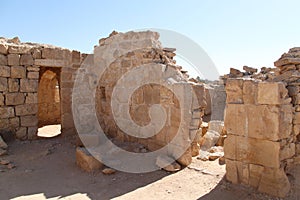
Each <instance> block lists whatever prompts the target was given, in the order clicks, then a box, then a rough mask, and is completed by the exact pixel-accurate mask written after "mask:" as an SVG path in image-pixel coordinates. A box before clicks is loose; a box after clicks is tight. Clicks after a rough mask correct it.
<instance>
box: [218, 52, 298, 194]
mask: <svg viewBox="0 0 300 200" xmlns="http://www.w3.org/2000/svg"><path fill="white" fill-rule="evenodd" d="M299 58H300V48H293V49H291V50H290V51H289V53H288V54H283V56H282V57H281V58H280V59H279V60H278V61H276V62H275V66H276V67H277V68H275V69H272V68H269V69H267V68H262V71H261V72H260V73H256V71H254V70H251V72H250V71H249V69H252V68H249V67H244V69H245V70H246V73H242V72H240V71H238V70H237V71H236V70H231V74H230V75H226V76H225V77H226V79H225V82H226V94H227V100H226V110H225V122H224V123H225V127H226V130H227V134H228V137H227V139H226V140H225V145H224V153H225V158H226V178H227V180H229V181H231V182H233V183H240V184H245V185H250V186H253V187H255V188H257V189H258V190H259V191H261V192H265V193H268V194H271V195H274V196H278V197H284V196H286V195H287V194H288V192H289V190H290V183H289V180H288V178H287V175H286V174H287V173H288V171H289V170H291V169H292V167H293V166H294V165H295V164H300V159H299V158H300V154H299V143H300V140H299V139H300V137H299V131H300V129H299V119H300V118H299V112H298V111H299V108H298V107H299V100H298V97H299V91H300V90H299V84H300V82H299V80H300V79H299V77H300V76H299V66H300V65H299V64H300V62H299ZM247 70H248V71H249V72H247ZM230 77H231V78H230ZM223 78H224V77H223Z"/></svg>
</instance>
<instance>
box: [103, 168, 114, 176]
mask: <svg viewBox="0 0 300 200" xmlns="http://www.w3.org/2000/svg"><path fill="white" fill-rule="evenodd" d="M102 173H103V174H105V175H111V174H114V173H116V170H114V169H112V168H105V169H103V170H102Z"/></svg>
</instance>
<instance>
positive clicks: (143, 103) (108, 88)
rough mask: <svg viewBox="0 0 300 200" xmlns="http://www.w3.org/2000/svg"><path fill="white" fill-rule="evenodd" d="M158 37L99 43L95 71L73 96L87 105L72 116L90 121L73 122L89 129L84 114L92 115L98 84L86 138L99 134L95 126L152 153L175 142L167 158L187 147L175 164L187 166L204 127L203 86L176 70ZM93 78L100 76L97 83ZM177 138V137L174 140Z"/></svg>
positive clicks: (119, 37)
mask: <svg viewBox="0 0 300 200" xmlns="http://www.w3.org/2000/svg"><path fill="white" fill-rule="evenodd" d="M158 37H159V36H158V34H157V33H155V32H150V31H148V32H128V33H125V34H123V33H113V34H111V36H110V37H108V38H105V39H101V40H100V44H99V46H96V47H95V50H94V66H92V67H91V68H89V69H86V70H85V74H83V75H82V77H78V78H79V79H80V80H83V82H81V84H80V85H78V88H79V87H83V86H84V85H85V84H86V88H87V89H82V90H78V94H76V93H74V95H75V97H74V98H75V99H76V101H78V102H85V104H84V105H80V106H76V107H74V109H75V112H76V113H78V114H80V113H83V112H85V113H87V115H88V116H85V117H83V116H82V117H80V116H79V118H78V120H75V121H76V124H78V125H80V124H82V125H80V127H79V129H80V128H82V127H87V126H86V125H85V124H86V121H85V120H84V119H85V118H89V120H90V121H91V122H92V121H93V118H94V116H93V115H89V114H88V113H93V111H92V110H93V107H94V105H93V102H92V101H91V99H89V96H91V95H90V94H93V89H94V86H93V83H94V81H96V83H97V82H98V84H97V86H96V89H95V98H96V101H95V107H96V112H97V118H95V122H94V123H92V124H90V123H89V125H88V130H89V131H86V132H87V133H93V132H96V133H97V132H99V131H98V130H97V125H96V124H97V123H98V121H99V123H100V126H101V127H102V128H103V131H104V132H105V134H107V135H108V136H109V137H110V138H115V139H116V140H118V141H123V142H137V143H140V144H143V145H144V146H146V148H147V149H149V150H150V151H155V150H157V149H160V148H162V147H164V146H166V145H167V144H170V143H172V142H173V143H174V144H173V145H174V147H173V148H170V149H169V151H170V152H169V155H170V156H175V155H174V154H176V150H175V149H176V148H177V149H183V148H186V149H187V150H186V153H185V154H184V155H183V156H182V157H181V158H180V159H178V161H179V162H180V163H181V164H183V165H188V164H190V162H191V158H192V152H191V150H192V149H193V150H194V151H196V149H198V150H199V145H198V144H197V142H196V141H194V142H193V141H191V139H194V138H195V135H196V133H197V131H198V129H199V127H200V124H201V122H202V120H201V118H202V115H203V108H204V107H205V93H204V86H203V85H202V84H196V83H191V82H189V81H188V79H187V77H185V75H184V74H183V73H181V67H179V66H177V65H175V61H174V60H173V57H174V56H175V55H176V54H175V53H174V51H175V49H170V48H162V47H161V44H160V42H159V41H158ZM99 66H100V67H99ZM91 74H94V75H95V74H100V75H101V76H100V77H99V79H98V77H93V76H91ZM84 80H86V83H84ZM93 80H94V81H93ZM91 83H92V85H91ZM80 92H84V93H83V94H80ZM87 102H90V103H87ZM157 105H159V106H157ZM159 107H161V108H163V110H164V111H162V110H161V109H160V108H159ZM81 118H82V119H81ZM93 124H94V125H93ZM85 130H86V128H83V130H82V131H83V132H84V131H85ZM178 134H179V135H181V138H180V139H177V141H176V142H174V141H172V140H173V139H174V138H175V136H176V135H178ZM84 137H86V138H91V137H92V136H91V135H89V134H86V135H84V136H82V135H81V138H83V140H85V139H84ZM87 140H89V139H87ZM191 143H192V149H191V148H190V144H191ZM171 145H172V144H171ZM175 146H176V147H175Z"/></svg>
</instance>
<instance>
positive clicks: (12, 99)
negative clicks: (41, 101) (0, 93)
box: [5, 93, 25, 106]
mask: <svg viewBox="0 0 300 200" xmlns="http://www.w3.org/2000/svg"><path fill="white" fill-rule="evenodd" d="M24 100H25V97H24V94H23V93H8V94H6V95H5V104H6V105H8V106H11V105H20V104H23V103H24Z"/></svg>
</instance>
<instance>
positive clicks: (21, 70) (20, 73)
mask: <svg viewBox="0 0 300 200" xmlns="http://www.w3.org/2000/svg"><path fill="white" fill-rule="evenodd" d="M11 78H26V68H25V67H23V66H12V67H11Z"/></svg>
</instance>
